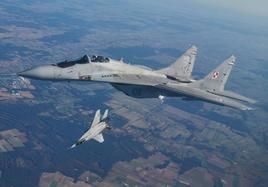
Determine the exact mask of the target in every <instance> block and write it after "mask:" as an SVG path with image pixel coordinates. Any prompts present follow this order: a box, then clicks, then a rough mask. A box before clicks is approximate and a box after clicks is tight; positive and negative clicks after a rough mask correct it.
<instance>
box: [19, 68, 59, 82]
mask: <svg viewBox="0 0 268 187" xmlns="http://www.w3.org/2000/svg"><path fill="white" fill-rule="evenodd" d="M18 75H19V76H22V77H26V78H31V79H54V77H55V67H54V66H52V65H46V66H40V67H36V68H32V69H28V70H25V71H22V72H19V73H18Z"/></svg>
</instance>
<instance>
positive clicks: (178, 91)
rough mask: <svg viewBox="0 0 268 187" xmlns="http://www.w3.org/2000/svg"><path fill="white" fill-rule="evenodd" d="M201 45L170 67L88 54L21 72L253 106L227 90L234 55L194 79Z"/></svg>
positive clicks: (140, 93)
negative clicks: (148, 65) (196, 58)
mask: <svg viewBox="0 0 268 187" xmlns="http://www.w3.org/2000/svg"><path fill="white" fill-rule="evenodd" d="M196 51H197V48H196V47H195V46H193V47H191V48H190V49H189V50H188V51H187V52H186V53H185V54H184V55H183V56H182V57H181V58H179V59H178V60H176V61H175V62H174V63H173V64H171V65H170V66H169V67H167V68H164V69H160V70H152V69H151V68H148V67H145V66H140V65H132V64H127V63H125V62H123V61H122V60H115V59H111V58H107V57H103V56H95V55H93V56H92V57H91V58H89V57H88V56H87V55H85V56H83V57H82V58H80V59H78V60H74V61H64V62H60V63H57V64H51V65H45V66H39V67H36V68H32V69H29V70H26V71H23V72H20V73H18V75H19V76H23V77H28V78H33V79H42V80H52V81H59V80H67V81H72V80H73V81H74V80H76V81H77V80H79V81H93V82H100V83H109V84H111V85H112V86H113V87H114V88H116V89H117V90H120V91H122V92H123V93H125V94H126V95H128V96H131V97H135V98H159V99H161V100H164V98H165V97H179V98H182V99H184V100H202V101H205V102H210V103H214V104H217V105H224V106H228V107H232V108H236V109H241V110H250V109H252V108H250V107H248V106H247V105H245V103H250V104H252V103H255V101H254V100H252V99H249V98H246V97H244V96H241V95H239V94H236V93H233V92H230V91H225V90H224V87H225V84H226V82H227V79H228V77H229V75H230V72H231V70H232V67H233V65H234V63H235V57H234V56H231V57H230V58H228V59H227V60H225V61H224V62H223V63H222V64H221V65H219V66H218V67H217V68H216V69H214V70H213V71H212V72H211V73H209V74H208V75H207V76H206V77H205V78H203V79H201V80H193V79H192V78H191V73H192V69H193V65H194V62H195V55H196Z"/></svg>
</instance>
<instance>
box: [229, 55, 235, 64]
mask: <svg viewBox="0 0 268 187" xmlns="http://www.w3.org/2000/svg"><path fill="white" fill-rule="evenodd" d="M235 60H236V57H235V56H234V55H231V56H230V57H229V58H228V59H227V61H228V64H230V65H234V64H235Z"/></svg>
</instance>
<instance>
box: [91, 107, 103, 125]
mask: <svg viewBox="0 0 268 187" xmlns="http://www.w3.org/2000/svg"><path fill="white" fill-rule="evenodd" d="M100 117H101V116H100V109H99V110H97V111H96V113H95V117H94V119H93V122H92V125H91V128H92V127H94V126H96V125H97V124H98V123H100V120H101V119H100Z"/></svg>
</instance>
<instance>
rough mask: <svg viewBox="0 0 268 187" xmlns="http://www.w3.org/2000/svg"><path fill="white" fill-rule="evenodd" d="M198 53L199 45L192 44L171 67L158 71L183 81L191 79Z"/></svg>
mask: <svg viewBox="0 0 268 187" xmlns="http://www.w3.org/2000/svg"><path fill="white" fill-rule="evenodd" d="M196 54H197V47H196V46H192V47H191V48H190V49H188V50H187V51H186V52H185V53H184V54H183V55H182V56H181V57H179V58H178V59H177V60H176V61H175V62H174V63H173V64H171V65H170V66H169V67H166V68H163V69H160V70H158V71H157V72H160V73H163V74H166V75H168V76H171V77H174V78H177V79H178V80H181V81H189V80H191V76H192V71H193V67H194V63H195V57H196Z"/></svg>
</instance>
